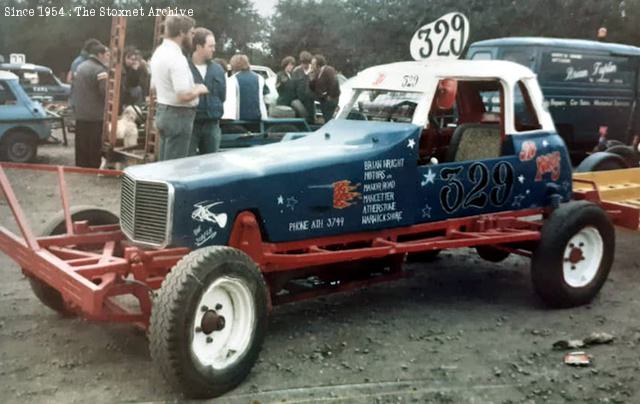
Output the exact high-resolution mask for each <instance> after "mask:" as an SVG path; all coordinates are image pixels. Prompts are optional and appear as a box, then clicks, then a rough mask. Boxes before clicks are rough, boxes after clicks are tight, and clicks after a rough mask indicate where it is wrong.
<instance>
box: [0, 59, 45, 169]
mask: <svg viewBox="0 0 640 404" xmlns="http://www.w3.org/2000/svg"><path fill="white" fill-rule="evenodd" d="M50 120H51V118H50V117H48V116H47V113H46V112H45V110H44V108H43V107H42V105H40V104H39V103H37V102H34V101H32V100H31V99H30V98H29V96H28V95H27V94H26V93H25V92H24V90H23V89H22V87H21V86H20V84H19V82H18V78H17V77H16V76H15V75H13V74H11V73H7V72H2V71H0V148H1V149H2V150H0V152H1V153H0V154H2V156H3V157H5V159H7V156H9V157H11V156H15V157H17V159H18V160H21V158H22V157H24V158H25V161H19V162H26V161H28V160H31V159H32V158H33V157H35V153H36V150H31V151H30V150H27V149H25V147H27V148H31V147H35V148H36V149H37V143H38V142H40V141H43V140H45V139H47V138H48V137H49V136H50V135H51V125H50ZM14 147H16V148H17V149H15V151H16V152H17V154H15V153H14V154H11V153H8V150H10V149H12V148H14ZM8 159H9V160H12V158H8ZM13 160H15V158H14V159H13Z"/></svg>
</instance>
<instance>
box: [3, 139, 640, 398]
mask: <svg viewBox="0 0 640 404" xmlns="http://www.w3.org/2000/svg"><path fill="white" fill-rule="evenodd" d="M71 141H73V139H72V137H71ZM39 162H41V163H46V164H71V163H72V162H73V147H72V145H71V146H69V147H66V148H65V147H63V146H59V145H47V146H43V147H42V148H41V150H40V157H39ZM9 177H10V179H11V180H12V181H13V183H14V186H15V189H16V192H17V193H18V195H19V196H20V199H21V201H22V203H23V207H24V209H25V211H26V213H27V216H28V217H29V219H30V221H31V224H32V226H33V228H34V230H35V231H38V230H40V229H41V228H42V226H43V225H44V222H45V221H46V220H47V218H49V217H50V216H51V215H52V214H54V213H55V212H57V211H58V210H59V209H60V202H59V198H58V192H57V185H56V179H55V176H53V175H50V174H44V173H37V172H19V171H14V170H11V171H10V172H9ZM68 182H69V185H70V188H71V189H72V190H73V192H72V198H73V201H74V204H82V205H97V206H102V207H109V208H112V209H114V210H117V209H116V208H117V201H118V199H119V195H118V194H119V192H118V184H117V181H116V180H113V179H109V178H100V177H95V176H79V175H76V176H70V177H69V179H68ZM0 225H1V226H5V227H8V228H10V229H12V230H14V231H15V230H16V226H15V224H14V223H13V219H12V216H11V214H10V212H9V209H8V207H7V205H6V202H5V201H4V200H0ZM617 237H618V240H617V252H616V261H615V263H614V266H613V269H612V273H611V276H610V278H609V280H608V282H607V283H606V284H605V286H604V288H603V290H602V291H601V293H600V295H599V296H598V297H597V298H596V300H595V301H594V302H593V303H592V304H590V305H588V306H584V307H579V308H575V309H570V310H549V309H547V308H545V307H544V306H543V305H542V304H541V303H540V301H539V300H538V299H537V297H536V296H535V294H534V292H533V289H532V286H531V282H530V278H529V271H528V266H529V263H528V260H527V259H525V258H522V257H513V256H512V257H509V258H508V259H507V260H505V261H503V262H502V263H500V264H493V263H489V262H485V261H482V260H481V259H479V258H478V257H477V255H476V254H475V253H474V251H473V250H469V249H464V250H456V251H452V252H445V253H443V254H441V256H440V258H439V259H437V260H436V261H434V262H432V263H429V264H408V265H407V268H408V269H409V272H410V273H411V274H412V276H411V277H409V278H407V279H404V280H401V281H397V282H394V283H390V284H385V285H380V286H376V287H371V288H367V289H364V290H360V291H356V292H350V293H344V294H339V295H334V296H330V297H324V298H319V299H315V300H311V301H307V302H303V303H296V304H290V305H285V306H282V307H278V308H276V309H275V310H274V312H273V314H272V316H271V319H270V326H269V332H268V336H267V339H266V342H265V345H264V347H263V350H262V353H261V356H260V359H259V361H258V363H257V365H256V366H255V367H254V369H253V371H252V372H251V374H250V375H249V377H248V378H247V379H246V381H245V382H244V383H243V384H241V385H240V386H239V387H238V388H237V389H235V390H234V391H232V392H229V393H228V394H226V395H225V396H223V397H222V398H221V399H219V400H215V402H221V403H252V404H253V403H284V402H286V403H316V402H322V403H325V402H332V403H338V402H339V403H387V402H393V403H396V402H397V403H403V402H416V403H427V402H433V403H521V402H525V403H558V402H576V403H599V402H606V403H623V402H624V403H638V402H640V390H639V386H640V384H639V382H638V379H640V373H639V370H640V353H639V350H638V348H639V345H640V297H639V293H638V286H639V285H640V272H639V271H638V268H639V266H640V257H639V256H638V253H637V251H636V250H635V248H637V246H638V241H639V236H638V234H636V233H634V232H631V231H626V230H618V232H617ZM0 268H1V269H0V270H1V271H2V275H3V281H2V282H1V283H0V402H2V403H24V402H56V403H58V402H80V403H86V402H93V403H103V402H123V401H129V402H131V401H133V402H138V401H145V402H149V401H175V400H180V399H181V396H180V395H179V394H177V393H176V392H174V391H172V390H171V389H170V388H169V387H168V386H167V385H166V383H164V381H163V379H162V377H161V376H160V374H159V372H158V370H157V368H156V366H155V365H154V363H153V362H152V360H151V358H150V356H149V351H148V347H147V340H146V337H145V335H144V333H142V332H140V331H137V330H136V329H134V328H133V327H131V326H127V325H119V324H100V323H94V322H88V321H84V320H81V319H77V318H76V319H68V318H61V317H59V316H58V315H57V314H55V313H54V312H52V311H50V310H49V309H47V308H46V307H44V306H43V305H42V304H40V303H39V301H38V300H37V299H36V298H35V296H34V295H33V293H32V292H31V290H30V288H29V284H28V282H27V280H26V279H25V278H24V276H22V274H21V272H20V270H19V268H18V267H17V266H16V264H15V263H13V261H11V260H10V259H9V258H8V257H6V256H4V255H0ZM592 332H607V333H610V334H612V335H613V336H614V337H615V339H614V340H613V342H612V343H609V344H605V345H596V346H591V347H588V348H586V351H587V353H588V354H590V355H592V356H593V359H592V365H591V366H589V367H584V368H574V367H569V366H567V365H565V364H564V363H563V356H564V354H565V353H566V352H568V351H566V350H565V351H563V350H554V349H553V348H552V345H553V343H554V342H556V341H558V340H561V339H578V338H584V337H586V336H588V335H589V334H591V333H592Z"/></svg>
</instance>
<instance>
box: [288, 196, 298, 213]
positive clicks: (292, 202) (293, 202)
mask: <svg viewBox="0 0 640 404" xmlns="http://www.w3.org/2000/svg"><path fill="white" fill-rule="evenodd" d="M297 204H298V200H297V199H296V198H294V197H293V196H292V197H289V198H287V208H289V209H291V210H295V208H296V205H297Z"/></svg>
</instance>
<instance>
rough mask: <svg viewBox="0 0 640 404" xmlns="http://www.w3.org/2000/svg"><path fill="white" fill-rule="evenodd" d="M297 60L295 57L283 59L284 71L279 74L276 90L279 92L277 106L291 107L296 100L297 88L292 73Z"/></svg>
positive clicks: (281, 64)
mask: <svg viewBox="0 0 640 404" xmlns="http://www.w3.org/2000/svg"><path fill="white" fill-rule="evenodd" d="M295 63H296V60H295V59H294V58H293V56H287V57H285V58H284V59H282V62H281V63H280V66H281V67H282V70H281V71H279V72H278V76H277V79H276V89H277V90H278V101H277V105H286V106H287V107H290V106H291V103H292V102H293V100H295V99H296V86H295V82H294V81H293V79H292V78H291V72H292V71H293V68H294V66H295Z"/></svg>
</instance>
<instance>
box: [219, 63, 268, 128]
mask: <svg viewBox="0 0 640 404" xmlns="http://www.w3.org/2000/svg"><path fill="white" fill-rule="evenodd" d="M229 64H230V65H231V70H232V71H233V73H234V75H233V76H231V78H230V79H229V81H228V82H227V84H228V86H229V87H231V92H235V94H236V97H235V102H234V105H233V107H235V109H236V114H235V116H236V119H240V120H245V121H260V120H262V119H265V118H267V108H266V106H265V103H264V78H262V76H260V75H258V74H256V73H254V72H252V71H251V65H250V64H249V58H248V57H247V56H246V55H241V54H238V55H234V56H233V57H232V58H231V60H230V61H229ZM225 109H226V107H225ZM225 112H226V111H225Z"/></svg>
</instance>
